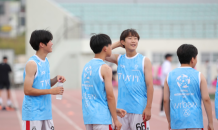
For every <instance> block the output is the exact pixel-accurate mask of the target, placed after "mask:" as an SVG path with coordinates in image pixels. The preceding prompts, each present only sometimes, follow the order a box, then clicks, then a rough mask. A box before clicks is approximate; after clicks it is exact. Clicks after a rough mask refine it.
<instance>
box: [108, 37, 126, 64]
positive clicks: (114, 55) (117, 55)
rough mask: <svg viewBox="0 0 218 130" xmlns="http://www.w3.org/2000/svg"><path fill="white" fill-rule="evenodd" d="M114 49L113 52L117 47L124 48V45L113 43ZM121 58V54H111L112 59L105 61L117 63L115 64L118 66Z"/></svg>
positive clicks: (118, 42)
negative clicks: (118, 59)
mask: <svg viewBox="0 0 218 130" xmlns="http://www.w3.org/2000/svg"><path fill="white" fill-rule="evenodd" d="M111 47H112V50H113V49H115V48H117V47H122V44H121V43H120V41H117V42H115V43H113V44H112V45H111ZM118 57H119V54H111V56H110V57H106V58H105V60H106V61H108V62H111V63H115V64H118V61H117V58H118Z"/></svg>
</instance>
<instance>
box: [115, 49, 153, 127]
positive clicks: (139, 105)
mask: <svg viewBox="0 0 218 130" xmlns="http://www.w3.org/2000/svg"><path fill="white" fill-rule="evenodd" d="M144 59H145V57H144V56H143V55H141V54H139V53H137V55H135V56H134V57H131V58H129V57H127V56H126V54H124V55H119V57H118V68H117V73H118V86H119V87H118V101H117V108H120V109H124V110H126V112H127V114H126V115H125V117H123V118H120V117H119V116H118V120H119V121H120V122H121V123H122V128H121V130H138V129H143V130H144V129H146V130H150V127H149V122H148V121H147V122H143V118H142V114H143V111H144V109H145V108H146V105H147V86H146V83H145V75H144Z"/></svg>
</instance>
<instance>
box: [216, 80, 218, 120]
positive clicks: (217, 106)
mask: <svg viewBox="0 0 218 130" xmlns="http://www.w3.org/2000/svg"><path fill="white" fill-rule="evenodd" d="M215 112H216V119H218V77H217V83H216V93H215Z"/></svg>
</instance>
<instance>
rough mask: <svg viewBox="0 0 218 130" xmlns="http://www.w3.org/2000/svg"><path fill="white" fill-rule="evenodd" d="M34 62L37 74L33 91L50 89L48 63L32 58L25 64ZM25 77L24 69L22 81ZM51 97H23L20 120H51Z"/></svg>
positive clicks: (36, 57) (48, 95) (35, 57)
mask: <svg viewBox="0 0 218 130" xmlns="http://www.w3.org/2000/svg"><path fill="white" fill-rule="evenodd" d="M29 61H34V62H35V63H36V64H37V72H36V75H35V79H34V81H33V85H32V87H33V88H35V89H50V88H51V85H50V70H49V62H48V59H47V58H46V59H45V61H43V60H41V59H39V57H38V56H36V55H34V56H32V57H31V58H30V59H29V60H28V61H27V62H29ZM25 77H26V72H25V69H24V73H23V79H25ZM51 119H52V109H51V95H50V94H47V95H40V96H29V95H24V99H23V105H22V120H28V121H34V120H51Z"/></svg>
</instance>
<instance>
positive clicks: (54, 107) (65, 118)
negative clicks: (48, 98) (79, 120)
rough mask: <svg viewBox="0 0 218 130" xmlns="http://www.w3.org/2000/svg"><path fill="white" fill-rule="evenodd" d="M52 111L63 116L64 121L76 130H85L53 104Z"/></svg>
mask: <svg viewBox="0 0 218 130" xmlns="http://www.w3.org/2000/svg"><path fill="white" fill-rule="evenodd" d="M52 109H53V110H54V111H55V112H56V113H57V114H58V115H59V116H61V117H62V118H63V119H64V120H66V121H67V122H68V123H69V124H70V125H72V126H73V127H74V128H75V129H76V130H83V129H82V128H80V127H79V126H78V125H76V123H74V122H73V121H72V120H71V119H70V118H68V117H67V116H66V115H65V114H64V113H63V112H61V111H60V110H59V109H58V108H57V107H56V106H55V105H53V104H52Z"/></svg>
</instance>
